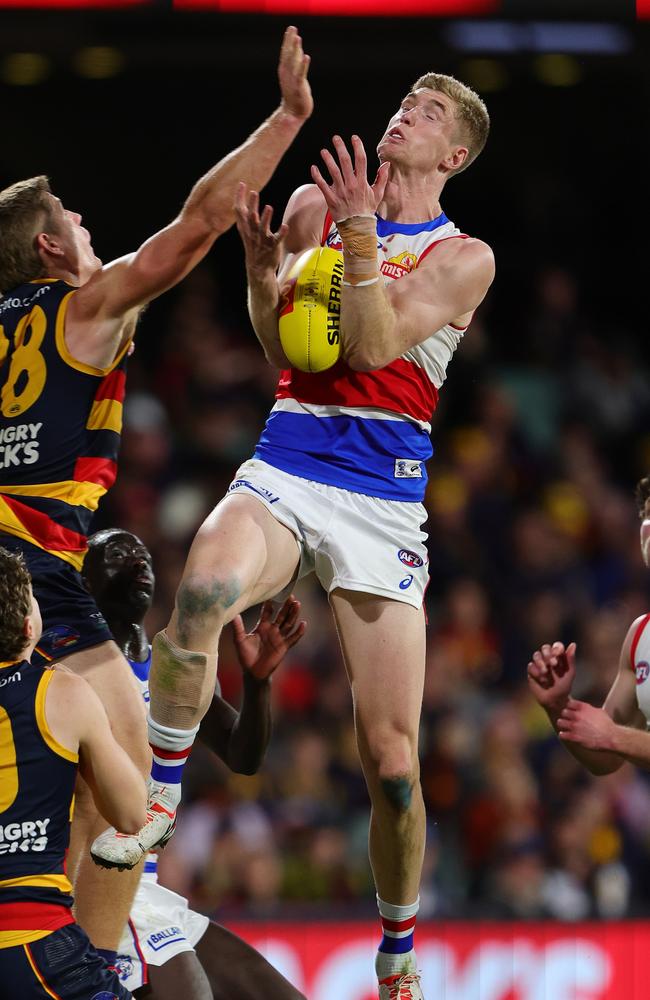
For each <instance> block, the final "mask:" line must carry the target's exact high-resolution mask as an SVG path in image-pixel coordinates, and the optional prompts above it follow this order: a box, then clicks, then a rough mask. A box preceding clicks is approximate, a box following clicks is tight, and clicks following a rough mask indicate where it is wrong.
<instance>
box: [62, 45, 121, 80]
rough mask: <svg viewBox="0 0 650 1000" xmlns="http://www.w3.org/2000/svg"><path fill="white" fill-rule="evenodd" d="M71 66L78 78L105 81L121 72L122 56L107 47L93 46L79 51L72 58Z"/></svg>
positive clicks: (115, 50)
mask: <svg viewBox="0 0 650 1000" xmlns="http://www.w3.org/2000/svg"><path fill="white" fill-rule="evenodd" d="M73 65H74V68H75V70H76V72H77V73H78V74H79V75H80V76H85V77H88V79H90V80H107V79H109V78H110V77H112V76H116V75H117V74H118V73H119V72H120V71H121V70H122V68H123V66H124V56H123V55H122V53H121V52H119V51H118V50H117V49H113V48H110V47H109V46H106V45H94V46H90V47H89V48H86V49H80V50H79V52H77V53H76V55H75V57H74V60H73Z"/></svg>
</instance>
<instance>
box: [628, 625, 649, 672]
mask: <svg viewBox="0 0 650 1000" xmlns="http://www.w3.org/2000/svg"><path fill="white" fill-rule="evenodd" d="M649 621H650V614H647V615H645V617H644V618H642V619H641V621H640V622H639V624H638V625H637V629H636V632H635V633H634V638H633V639H632V645H631V647H630V667H631V668H632V670H634V671H635V672H636V666H635V664H634V658H635V656H636V648H637V646H638V645H639V640H640V639H641V636H642V635H643V630H644V629H645V627H646V625H647V624H648V622H649Z"/></svg>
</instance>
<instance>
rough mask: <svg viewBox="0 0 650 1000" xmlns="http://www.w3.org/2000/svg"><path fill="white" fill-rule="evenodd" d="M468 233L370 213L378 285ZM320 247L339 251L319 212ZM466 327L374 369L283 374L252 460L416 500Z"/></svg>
mask: <svg viewBox="0 0 650 1000" xmlns="http://www.w3.org/2000/svg"><path fill="white" fill-rule="evenodd" d="M452 238H461V239H462V238H466V237H464V236H463V234H461V233H460V231H459V230H458V229H457V228H456V227H455V226H454V224H453V223H452V222H450V221H449V219H448V218H447V217H446V216H445V215H444V214H441V215H439V216H438V217H437V218H436V219H432V220H431V221H429V222H422V223H413V224H410V223H409V224H406V223H399V222H389V221H388V220H386V219H382V218H380V217H379V216H378V217H377V248H378V249H377V252H378V257H379V266H380V271H381V274H382V275H383V277H384V281H385V282H386V284H388V283H389V282H391V281H395V280H398V279H399V278H401V277H403V276H404V275H406V274H408V273H409V271H412V270H413V269H414V268H416V267H418V266H419V264H421V262H422V261H423V260H424V258H425V257H426V256H427V255H428V254H429V253H430V252H431V251H432V250H434V248H435V247H436V246H437V245H438V244H439V243H440V242H442V241H443V240H446V239H452ZM321 245H326V246H329V247H332V248H333V249H335V250H340V249H342V243H341V239H340V236H339V233H338V230H337V228H336V225H335V223H334V222H333V221H332V218H331V216H330V215H329V213H328V215H327V217H326V219H325V226H324V229H323V238H322V240H321ZM464 333H465V328H462V329H461V328H457V327H455V326H453V324H451V323H449V324H447V325H446V326H443V327H442V328H441V329H440V330H436V331H435V332H433V333H432V334H431V336H430V337H428V338H427V340H425V341H423V342H422V343H421V344H417V345H416V346H415V347H412V348H411V349H410V350H408V351H407V352H406V353H405V354H403V355H402V356H401V357H400V358H397V359H396V360H395V361H392V362H391V363H390V364H389V365H386V367H385V368H381V369H379V370H377V371H370V372H358V371H353V370H352V369H351V368H349V367H348V366H347V365H346V364H345V363H344V362H343V361H338V362H337V363H336V364H335V365H334V366H333V367H332V368H330V369H328V370H327V371H324V372H320V373H318V374H310V373H306V372H301V371H298V370H297V369H294V368H292V369H290V370H288V371H283V372H282V373H281V376H280V382H279V385H278V390H277V393H276V403H275V406H274V407H273V409H272V410H271V413H270V416H269V419H268V421H267V423H266V426H265V428H264V431H263V432H262V436H261V438H260V441H259V443H258V446H257V449H256V451H255V458H259V459H262V460H263V461H265V462H267V463H268V464H269V465H272V466H275V467H276V468H278V469H281V470H283V471H284V472H288V473H291V474H292V475H295V476H299V477H301V478H303V479H312V480H315V481H316V482H320V483H326V484H328V485H330V486H337V487H339V488H341V489H346V490H350V491H352V492H356V493H365V494H367V495H369V496H373V497H378V498H382V499H387V500H407V501H408V500H410V501H421V500H422V499H423V497H424V491H425V487H426V472H425V468H424V463H425V462H426V461H427V459H429V458H430V457H431V455H432V453H433V449H432V447H431V442H430V439H429V434H430V431H431V418H432V415H433V413H434V411H435V409H436V406H437V403H438V390H439V389H440V387H441V386H442V383H443V382H444V380H445V377H446V372H447V366H448V364H449V361H450V360H451V357H452V355H453V353H454V351H455V350H456V348H457V347H458V344H459V343H460V340H461V338H462V337H463V334H464Z"/></svg>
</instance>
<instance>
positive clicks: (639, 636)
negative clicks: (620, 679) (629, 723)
mask: <svg viewBox="0 0 650 1000" xmlns="http://www.w3.org/2000/svg"><path fill="white" fill-rule="evenodd" d="M630 661H631V662H630V666H631V667H632V670H633V671H634V673H635V675H636V700H637V702H638V703H639V708H640V709H641V711H642V712H643V714H644V715H645V717H646V721H647V723H648V724H649V725H650V614H647V615H644V617H643V618H642V619H641V621H640V622H639V624H638V626H637V629H636V632H635V633H634V638H633V639H632V646H631V648H630Z"/></svg>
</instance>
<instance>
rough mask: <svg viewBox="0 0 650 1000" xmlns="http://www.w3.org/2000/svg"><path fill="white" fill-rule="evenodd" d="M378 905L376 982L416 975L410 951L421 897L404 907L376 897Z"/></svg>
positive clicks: (413, 955) (414, 958)
mask: <svg viewBox="0 0 650 1000" xmlns="http://www.w3.org/2000/svg"><path fill="white" fill-rule="evenodd" d="M377 906H378V907H379V916H380V917H381V927H382V931H383V936H382V939H381V941H380V943H379V948H378V950H377V957H376V959H375V969H376V971H377V977H378V979H379V980H380V981H381V980H382V979H386V978H388V977H389V976H394V975H396V974H397V973H405V972H415V971H416V969H417V960H416V957H415V951H414V949H413V935H414V933H415V921H416V919H417V912H418V909H419V908H420V897H419V896H418V898H417V899H416V901H415V902H414V903H410V904H408V905H407V906H398V905H397V904H395V903H386V902H384V900H383V899H380V898H379V896H377Z"/></svg>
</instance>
